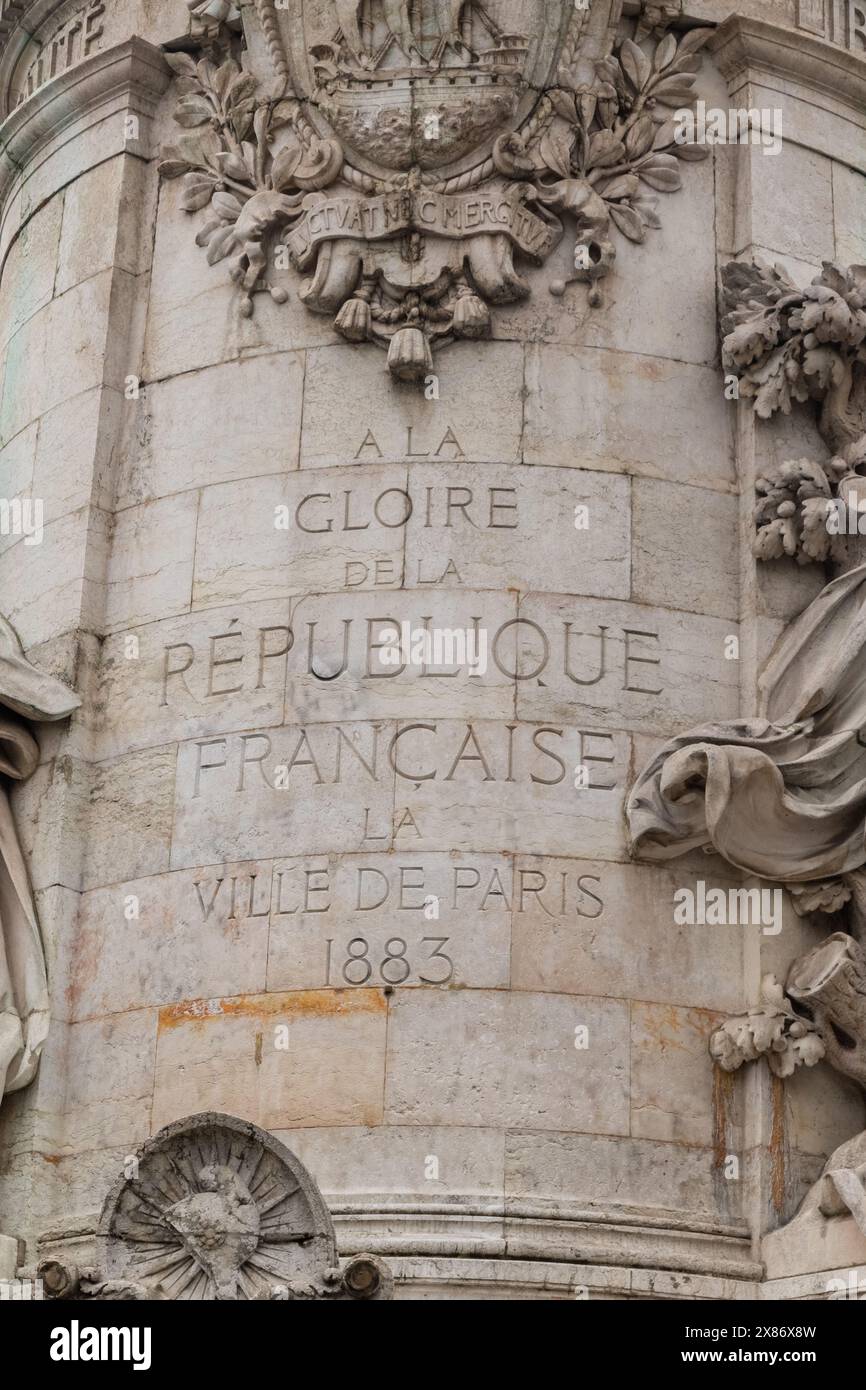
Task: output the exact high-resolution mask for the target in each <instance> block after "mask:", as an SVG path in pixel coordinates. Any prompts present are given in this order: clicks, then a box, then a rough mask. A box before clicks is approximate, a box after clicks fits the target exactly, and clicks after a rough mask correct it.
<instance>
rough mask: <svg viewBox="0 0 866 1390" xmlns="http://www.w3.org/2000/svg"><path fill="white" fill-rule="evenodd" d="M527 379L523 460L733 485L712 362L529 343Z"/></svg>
mask: <svg viewBox="0 0 866 1390" xmlns="http://www.w3.org/2000/svg"><path fill="white" fill-rule="evenodd" d="M526 381H527V387H528V391H529V394H528V395H527V400H526V430H525V437H524V439H525V442H524V457H525V461H526V462H527V463H533V464H538V463H542V464H551V465H555V466H556V467H559V468H595V469H602V470H604V471H606V472H612V473H619V472H628V473H631V474H636V475H638V476H639V477H654V478H664V479H667V480H668V481H670V482H679V481H682V479H683V478H684V477H687V478H688V479H689V481H690V482H691V483H693V484H694V485H696V486H701V487H711V488H716V489H717V490H718V491H720V492H727V491H729V490H730V488H731V487H732V485H733V482H734V472H733V459H732V454H731V428H730V421H729V417H728V415H727V405H726V402H725V400H724V395H723V392H722V391H721V390H720V389H719V380H718V374H717V372H716V370H715V369H714V368H713V369H710V368H709V367H695V366H691V365H688V364H686V363H678V362H665V361H661V360H659V359H656V358H653V357H640V356H637V355H636V354H634V353H620V352H604V351H601V350H599V349H591V348H584V349H571V348H562V347H552V346H551V347H547V346H540V345H537V344H535V345H530V346H528V347H527V363H526ZM575 411H577V413H578V419H579V422H580V424H579V428H577V429H576V428H575Z"/></svg>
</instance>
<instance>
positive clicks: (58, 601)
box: [0, 507, 104, 647]
mask: <svg viewBox="0 0 866 1390" xmlns="http://www.w3.org/2000/svg"><path fill="white" fill-rule="evenodd" d="M34 534H35V533H34ZM103 538H104V518H103V517H99V516H94V514H93V513H91V512H90V511H89V509H88V508H87V507H81V508H80V509H79V510H78V511H76V512H73V513H70V514H69V515H68V516H64V517H61V518H60V519H59V520H57V521H53V522H50V523H49V524H48V525H46V526H45V527H44V533H43V536H42V540H41V541H40V542H39V543H36V544H30V543H29V538H26V537H24V536H18V537H16V538H15V544H14V545H12V546H11V547H9V548H8V549H7V550H5V551H4V552H3V553H2V554H0V589H2V591H3V593H4V594H8V596H9V597H8V599H7V600H6V601H5V614H6V616H7V617H8V619H9V621H10V622H11V623H12V626H13V627H14V628H15V630H16V632H17V633H18V635H19V637H20V638H21V641H22V642H23V643H24V645H25V647H33V646H37V645H38V644H39V643H41V642H47V641H49V640H50V639H51V638H53V637H57V636H59V635H60V634H61V633H64V632H69V631H70V630H71V629H73V628H75V627H77V626H78V625H79V623H80V622H81V620H82V613H84V612H86V614H87V618H86V620H90V619H91V617H92V608H91V603H92V601H93V598H94V592H95V591H94V588H93V586H92V584H91V583H90V580H89V576H88V570H91V571H93V570H96V569H98V564H99V556H100V550H101V542H102V539H103Z"/></svg>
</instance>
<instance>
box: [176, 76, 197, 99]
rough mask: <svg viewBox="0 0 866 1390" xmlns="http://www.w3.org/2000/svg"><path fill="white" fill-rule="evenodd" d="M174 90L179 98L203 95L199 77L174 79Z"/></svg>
mask: <svg viewBox="0 0 866 1390" xmlns="http://www.w3.org/2000/svg"><path fill="white" fill-rule="evenodd" d="M174 90H175V92H176V93H177V95H178V96H179V97H188V96H192V95H193V94H195V95H196V96H200V95H201V83H200V82H199V80H198V78H197V77H176V78H175V79H174Z"/></svg>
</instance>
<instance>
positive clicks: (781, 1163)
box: [770, 1076, 785, 1215]
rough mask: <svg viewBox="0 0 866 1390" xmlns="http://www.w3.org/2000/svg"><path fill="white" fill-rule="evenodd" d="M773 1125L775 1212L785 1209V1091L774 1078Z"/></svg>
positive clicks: (776, 1078)
mask: <svg viewBox="0 0 866 1390" xmlns="http://www.w3.org/2000/svg"><path fill="white" fill-rule="evenodd" d="M772 1094H773V1101H772V1104H773V1124H772V1129H771V1131H770V1194H771V1197H772V1201H773V1206H774V1208H775V1210H776V1211H777V1212H778V1213H779V1214H780V1215H781V1213H782V1212H783V1211H784V1209H785V1090H784V1087H783V1085H782V1078H781V1077H779V1076H774V1077H773V1093H772Z"/></svg>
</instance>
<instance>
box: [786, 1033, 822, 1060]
mask: <svg viewBox="0 0 866 1390" xmlns="http://www.w3.org/2000/svg"><path fill="white" fill-rule="evenodd" d="M792 1046H793V1050H794V1053H795V1054H796V1056H797V1057H798V1058H799V1060H800V1062H801V1063H802V1065H803V1066H804V1067H814V1066H815V1065H816V1064H817V1063H818V1062H820V1061H821V1060H822V1059H823V1057H824V1053H825V1047H824V1043H823V1042H822V1040H821V1038H820V1037H819V1036H818V1034H817V1033H807V1034H806V1036H805V1037H804V1038H798V1039H797V1040H796V1041H795V1042H794V1043H793V1044H792Z"/></svg>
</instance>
